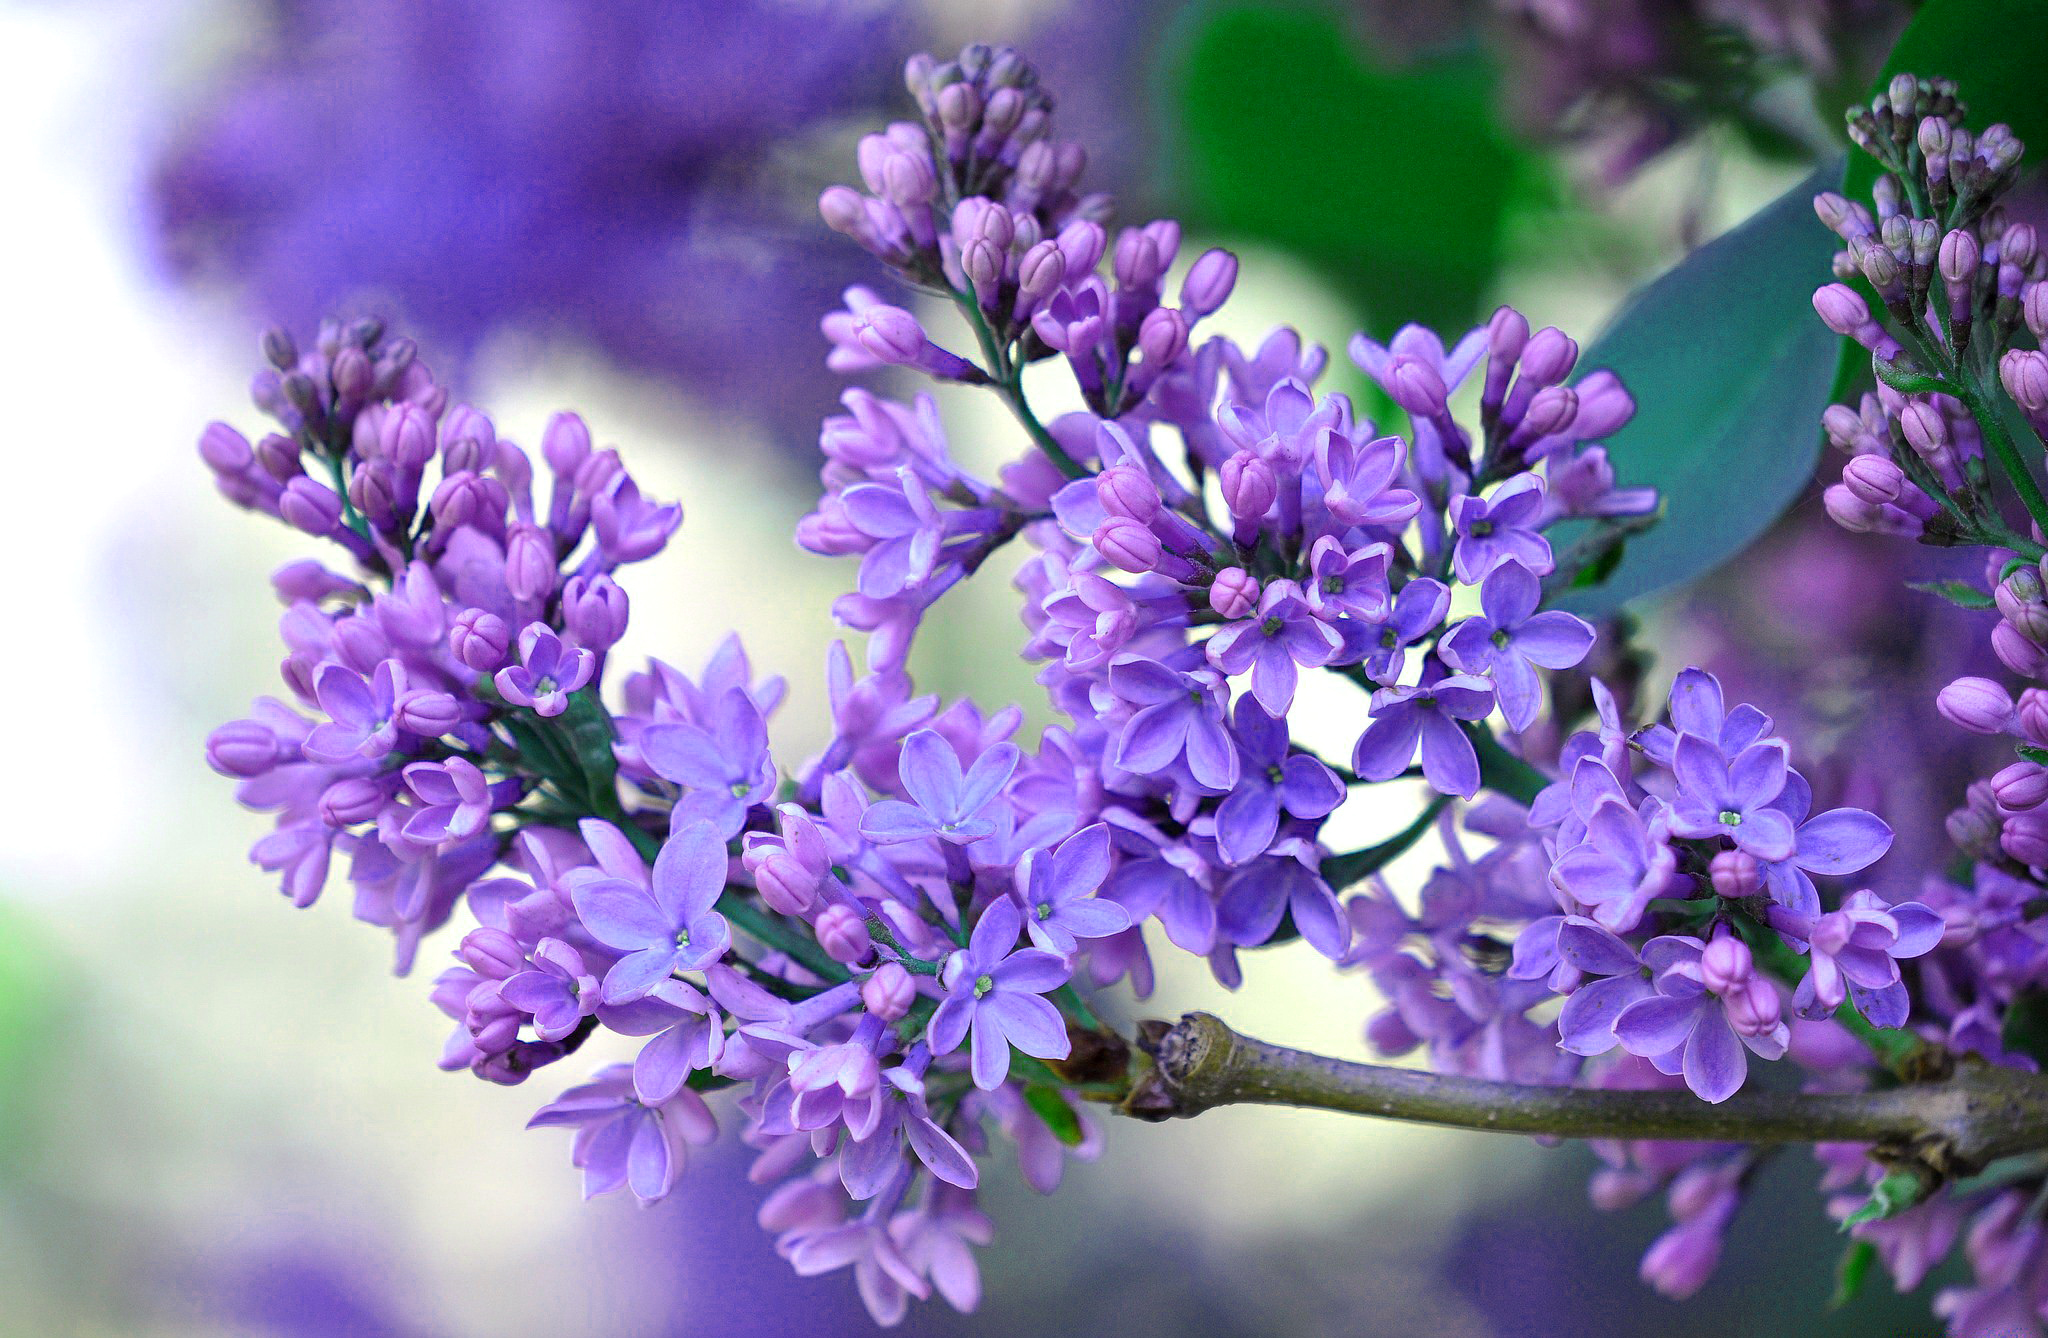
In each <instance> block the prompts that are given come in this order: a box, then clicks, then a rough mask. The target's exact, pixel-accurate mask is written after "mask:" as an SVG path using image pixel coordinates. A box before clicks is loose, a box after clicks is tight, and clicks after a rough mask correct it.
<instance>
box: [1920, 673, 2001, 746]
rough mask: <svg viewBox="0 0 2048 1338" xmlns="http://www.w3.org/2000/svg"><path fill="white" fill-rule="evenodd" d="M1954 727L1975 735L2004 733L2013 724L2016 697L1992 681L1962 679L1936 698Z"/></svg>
mask: <svg viewBox="0 0 2048 1338" xmlns="http://www.w3.org/2000/svg"><path fill="white" fill-rule="evenodd" d="M1934 705H1935V709H1936V710H1938V711H1940V712H1941V714H1942V716H1943V718H1945V719H1946V720H1947V721H1948V722H1949V723H1950V724H1952V725H1956V726H1959V727H1960V728H1963V729H1967V730H1969V731H1970V732H1971V733H1973V734H2000V733H2003V732H2004V731H2005V729H2006V727H2007V726H2008V725H2010V724H2011V723H2012V718H2013V704H2012V696H2011V694H2010V693H2008V692H2007V691H2006V690H2005V689H2004V688H2003V687H2002V686H2000V685H1999V684H1997V683H1994V682H1992V681H1991V680H1990V679H1988V678H1974V677H1966V678H1958V679H1957V680H1956V681H1955V682H1953V683H1951V684H1949V685H1948V686H1947V687H1945V688H1943V689H1942V690H1941V692H1940V694H1939V695H1937V696H1936V697H1935V699H1934Z"/></svg>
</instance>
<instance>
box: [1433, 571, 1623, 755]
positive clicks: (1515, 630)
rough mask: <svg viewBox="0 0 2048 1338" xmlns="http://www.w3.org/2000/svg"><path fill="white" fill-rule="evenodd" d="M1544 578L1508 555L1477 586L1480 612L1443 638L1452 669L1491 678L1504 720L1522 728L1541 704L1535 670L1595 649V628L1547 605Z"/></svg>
mask: <svg viewBox="0 0 2048 1338" xmlns="http://www.w3.org/2000/svg"><path fill="white" fill-rule="evenodd" d="M1542 602H1543V583H1542V582H1541V581H1539V580H1538V579H1537V578H1536V575H1535V573H1534V572H1531V571H1530V570H1529V569H1528V568H1527V567H1525V566H1523V565H1522V564H1521V563H1520V562H1518V561H1514V560H1512V559H1510V560H1508V561H1505V562H1502V563H1501V564H1500V565H1499V566H1497V567H1495V568H1494V569H1493V571H1492V572H1491V573H1490V574H1489V575H1488V576H1487V577H1486V581H1485V584H1484V585H1482V586H1481V587H1480V591H1479V603H1480V608H1481V610H1482V614H1483V616H1481V617H1477V618H1467V619H1466V620H1465V621H1463V622H1461V623H1459V624H1458V625H1457V626H1456V627H1454V628H1452V629H1451V631H1450V634H1449V635H1448V636H1446V637H1445V638H1444V642H1443V657H1444V660H1445V662H1447V663H1448V664H1450V665H1451V666H1452V667H1453V668H1455V669H1458V670H1460V671H1461V672H1464V673H1468V674H1480V675H1484V676H1485V677H1488V678H1490V679H1492V680H1493V690H1494V695H1495V696H1496V697H1497V698H1499V700H1500V713H1501V717H1502V719H1504V720H1506V721H1507V722H1508V728H1510V729H1512V730H1514V731H1516V732H1517V733H1520V732H1521V731H1523V730H1525V729H1527V728H1529V726H1530V725H1532V724H1534V723H1535V722H1536V713H1537V711H1538V710H1540V709H1541V707H1542V705H1543V682H1542V679H1541V678H1540V677H1539V676H1538V675H1537V673H1536V671H1537V670H1538V669H1569V668H1571V667H1572V666H1573V665H1575V664H1577V663H1579V662H1580V661H1581V660H1583V659H1585V658H1586V653H1587V652H1588V651H1590V650H1591V649H1592V648H1593V638H1594V634H1593V627H1592V624H1590V623H1588V622H1586V620H1585V619H1583V618H1579V617H1577V616H1575V615H1573V614H1569V613H1566V612H1564V611H1563V610H1561V609H1550V610H1546V611H1544V612H1541V613H1539V612H1537V607H1538V606H1539V605H1540V604H1541V603H1542Z"/></svg>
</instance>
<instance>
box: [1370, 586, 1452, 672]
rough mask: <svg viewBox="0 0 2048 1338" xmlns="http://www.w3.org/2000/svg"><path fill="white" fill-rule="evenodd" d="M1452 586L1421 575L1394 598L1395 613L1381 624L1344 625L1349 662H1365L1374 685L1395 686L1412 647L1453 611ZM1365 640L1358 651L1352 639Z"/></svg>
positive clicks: (1403, 587)
mask: <svg viewBox="0 0 2048 1338" xmlns="http://www.w3.org/2000/svg"><path fill="white" fill-rule="evenodd" d="M1450 607H1451V591H1450V587H1449V586H1447V585H1445V584H1444V583H1443V582H1441V581H1437V580H1432V579H1431V578H1429V577H1427V576H1418V577H1416V578H1415V579H1414V580H1412V581H1410V582H1408V584H1406V585H1404V586H1402V587H1401V590H1400V593H1399V594H1397V595H1395V596H1394V608H1393V611H1392V612H1391V613H1390V614H1389V615H1388V616H1387V619H1386V621H1384V622H1381V623H1377V624H1374V623H1362V622H1357V621H1355V620H1354V621H1350V622H1347V623H1346V624H1345V625H1344V631H1345V635H1346V645H1345V651H1346V653H1345V655H1344V658H1345V659H1346V660H1349V659H1351V658H1352V657H1353V656H1354V655H1355V656H1356V657H1357V658H1359V659H1361V660H1363V661H1364V663H1365V672H1366V673H1367V674H1369V675H1370V676H1371V677H1372V679H1373V681H1374V682H1377V683H1386V684H1388V685H1392V684H1394V683H1396V682H1398V681H1399V680H1400V677H1401V672H1402V670H1403V669H1405V668H1406V667H1407V664H1408V647H1409V646H1410V645H1412V644H1414V643H1415V642H1417V641H1419V640H1421V639H1422V638H1423V637H1425V636H1428V635H1429V634H1430V633H1431V632H1434V631H1435V630H1436V629H1437V628H1438V627H1440V626H1441V625H1442V624H1443V620H1444V614H1445V613H1447V612H1449V611H1450ZM1354 635H1357V636H1359V637H1362V638H1363V640H1362V644H1360V645H1359V646H1357V647H1356V648H1354V647H1353V646H1352V645H1351V641H1350V638H1351V637H1352V636H1354Z"/></svg>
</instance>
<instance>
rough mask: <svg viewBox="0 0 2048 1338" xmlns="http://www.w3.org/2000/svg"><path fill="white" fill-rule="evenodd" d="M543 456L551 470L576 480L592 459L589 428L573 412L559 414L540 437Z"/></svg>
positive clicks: (549, 421) (551, 419) (552, 419)
mask: <svg viewBox="0 0 2048 1338" xmlns="http://www.w3.org/2000/svg"><path fill="white" fill-rule="evenodd" d="M540 453H541V458H542V459H544V460H546V461H547V462H548V468H549V469H551V470H553V471H554V472H555V473H556V474H559V475H560V476H561V477H563V478H574V477H576V471H577V470H578V469H581V468H582V467H583V462H584V461H585V460H588V459H589V458H590V428H589V427H588V426H587V425H586V424H585V423H584V421H583V420H582V419H581V418H579V417H577V416H576V415H575V414H573V413H558V414H556V415H555V416H554V417H552V418H550V419H548V425H547V427H546V429H545V430H543V431H542V432H541V434H540Z"/></svg>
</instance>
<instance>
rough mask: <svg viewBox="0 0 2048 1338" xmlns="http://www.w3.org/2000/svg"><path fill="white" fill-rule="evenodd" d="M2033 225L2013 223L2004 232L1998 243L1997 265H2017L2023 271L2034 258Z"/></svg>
mask: <svg viewBox="0 0 2048 1338" xmlns="http://www.w3.org/2000/svg"><path fill="white" fill-rule="evenodd" d="M2034 242H2035V235H2034V225H2033V224H2031V223H2014V224H2011V225H2010V226H2008V227H2007V228H2006V230H2005V236H2004V237H2003V238H2002V239H2000V241H1999V243H1998V263H1999V264H2001V265H2018V266H2019V267H2020V268H2021V269H2025V268H2026V267H2027V265H2028V263H2029V262H2030V261H2032V260H2033V258H2034Z"/></svg>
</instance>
